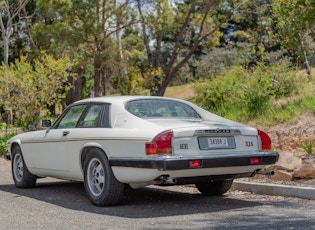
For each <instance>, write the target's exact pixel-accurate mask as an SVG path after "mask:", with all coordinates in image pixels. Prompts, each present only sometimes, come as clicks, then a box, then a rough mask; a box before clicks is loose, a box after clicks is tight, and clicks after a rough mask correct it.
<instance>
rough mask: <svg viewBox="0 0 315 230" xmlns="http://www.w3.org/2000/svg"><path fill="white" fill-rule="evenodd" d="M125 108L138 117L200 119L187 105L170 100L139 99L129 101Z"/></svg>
mask: <svg viewBox="0 0 315 230" xmlns="http://www.w3.org/2000/svg"><path fill="white" fill-rule="evenodd" d="M125 108H126V110H127V111H128V112H130V113H132V114H133V115H135V116H137V117H140V118H187V119H200V116H199V114H198V113H197V112H196V111H195V110H194V109H193V108H192V107H190V106H189V105H187V104H185V103H181V102H178V101H172V100H165V99H164V100H163V99H140V100H134V101H129V102H127V103H126V106H125Z"/></svg>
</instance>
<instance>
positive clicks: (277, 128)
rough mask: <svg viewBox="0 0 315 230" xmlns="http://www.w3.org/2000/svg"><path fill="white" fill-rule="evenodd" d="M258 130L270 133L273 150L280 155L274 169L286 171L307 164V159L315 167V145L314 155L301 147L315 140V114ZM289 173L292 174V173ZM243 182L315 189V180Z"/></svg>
mask: <svg viewBox="0 0 315 230" xmlns="http://www.w3.org/2000/svg"><path fill="white" fill-rule="evenodd" d="M257 128H259V129H261V130H263V131H265V132H266V133H268V135H269V136H270V138H271V140H272V146H273V149H274V150H276V151H277V152H278V153H279V161H278V163H277V164H276V167H274V168H273V169H285V168H288V165H289V167H295V166H297V165H299V164H303V163H304V162H306V160H305V159H307V162H308V163H311V164H314V165H315V144H314V145H313V154H312V155H308V154H307V153H306V151H305V150H304V149H303V148H302V147H301V146H300V145H299V143H300V142H303V143H310V142H311V141H312V140H314V139H315V114H312V113H305V114H303V115H301V116H299V117H297V118H295V119H294V120H292V121H289V122H283V123H278V124H277V125H274V126H271V127H257ZM288 171H289V173H292V171H291V172H290V170H288ZM314 176H315V172H314ZM242 180H245V181H255V182H266V183H276V184H285V185H294V186H301V187H305V186H307V187H315V178H307V179H298V178H293V180H292V181H282V180H274V179H272V177H267V176H256V177H254V178H247V179H242Z"/></svg>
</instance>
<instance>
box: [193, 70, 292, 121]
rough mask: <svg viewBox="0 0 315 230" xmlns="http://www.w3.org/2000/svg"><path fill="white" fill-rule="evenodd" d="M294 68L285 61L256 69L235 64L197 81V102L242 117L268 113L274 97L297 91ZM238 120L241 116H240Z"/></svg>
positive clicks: (215, 110) (250, 117)
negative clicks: (202, 80)
mask: <svg viewBox="0 0 315 230" xmlns="http://www.w3.org/2000/svg"><path fill="white" fill-rule="evenodd" d="M295 73H296V72H295V71H293V70H292V69H291V68H288V67H287V66H285V65H284V64H280V65H277V66H274V67H267V66H265V65H264V64H259V65H258V66H256V68H255V69H253V70H248V69H245V68H242V67H234V68H233V69H231V70H229V71H226V72H225V73H224V74H223V75H221V76H219V77H216V78H213V79H210V80H207V81H206V82H204V83H200V84H196V87H195V92H196V95H197V96H196V97H195V98H194V102H195V103H197V104H198V105H200V106H201V107H203V108H205V109H207V110H209V111H212V112H214V113H217V114H218V115H221V116H225V117H228V118H231V117H233V118H234V119H235V114H234V113H235V111H237V114H238V116H239V118H240V119H241V120H246V119H252V118H255V117H256V116H257V115H259V114H262V113H265V112H266V110H267V109H268V107H270V105H271V101H272V99H274V98H280V97H287V96H289V95H292V94H294V93H297V92H298V84H297V83H296V82H295V81H296V77H295ZM237 120H239V119H237Z"/></svg>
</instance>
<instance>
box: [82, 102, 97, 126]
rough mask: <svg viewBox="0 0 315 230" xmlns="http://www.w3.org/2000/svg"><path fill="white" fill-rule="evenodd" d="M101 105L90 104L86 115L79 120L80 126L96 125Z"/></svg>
mask: <svg viewBox="0 0 315 230" xmlns="http://www.w3.org/2000/svg"><path fill="white" fill-rule="evenodd" d="M101 111H102V105H98V104H95V105H91V106H90V107H89V108H88V111H87V113H86V116H85V117H84V119H83V120H82V122H80V123H81V124H80V127H97V126H98V122H99V120H100V117H101Z"/></svg>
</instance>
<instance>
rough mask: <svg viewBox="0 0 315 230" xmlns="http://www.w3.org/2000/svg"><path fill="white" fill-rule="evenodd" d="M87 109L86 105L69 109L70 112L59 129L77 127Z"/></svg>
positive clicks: (59, 125)
mask: <svg viewBox="0 0 315 230" xmlns="http://www.w3.org/2000/svg"><path fill="white" fill-rule="evenodd" d="M85 108H86V105H75V106H72V107H71V108H69V110H68V111H67V112H66V114H65V115H64V117H63V118H62V119H61V121H60V122H59V124H58V127H57V129H64V128H74V127H75V126H76V125H77V123H78V121H79V119H80V117H81V115H82V113H83V111H84V110H85Z"/></svg>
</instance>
